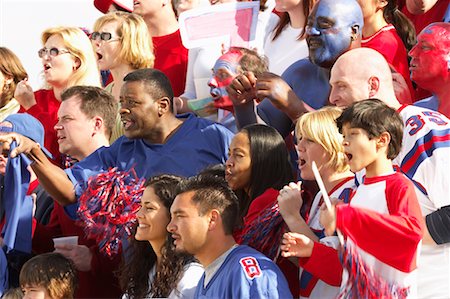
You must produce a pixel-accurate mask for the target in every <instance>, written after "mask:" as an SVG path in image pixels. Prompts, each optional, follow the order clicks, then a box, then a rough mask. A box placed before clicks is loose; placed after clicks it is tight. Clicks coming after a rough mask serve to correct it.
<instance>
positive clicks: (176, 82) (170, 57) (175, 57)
mask: <svg viewBox="0 0 450 299" xmlns="http://www.w3.org/2000/svg"><path fill="white" fill-rule="evenodd" d="M152 40H153V48H154V52H155V65H154V68H155V69H158V70H160V71H162V72H163V73H164V74H165V75H166V76H167V77H168V78H169V80H170V83H171V84H172V88H173V93H174V95H175V96H176V97H177V96H179V95H181V94H182V93H183V92H184V85H185V84H186V72H187V62H188V50H187V49H186V48H185V47H184V46H183V44H182V42H181V35H180V30H177V31H175V32H174V33H171V34H168V35H163V36H154V37H152Z"/></svg>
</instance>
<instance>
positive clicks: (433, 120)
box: [394, 106, 450, 211]
mask: <svg viewBox="0 0 450 299" xmlns="http://www.w3.org/2000/svg"><path fill="white" fill-rule="evenodd" d="M398 112H399V114H400V116H401V117H402V119H403V123H404V124H405V129H404V134H403V143H402V150H401V151H400V154H399V155H398V156H397V157H396V158H395V159H394V163H395V164H397V165H398V166H399V167H400V169H401V170H402V172H403V173H404V174H406V176H407V177H409V178H410V179H412V180H414V181H415V182H417V183H419V184H420V185H419V187H423V191H425V193H426V194H428V197H429V198H430V200H431V202H432V204H433V205H434V207H428V208H429V210H431V211H433V210H436V209H439V208H441V207H443V206H447V205H450V180H449V178H448V172H449V170H450V120H449V119H448V118H447V117H445V116H444V115H442V114H441V113H439V112H436V111H432V110H429V109H425V108H422V107H416V106H402V107H401V108H400V109H399V110H398Z"/></svg>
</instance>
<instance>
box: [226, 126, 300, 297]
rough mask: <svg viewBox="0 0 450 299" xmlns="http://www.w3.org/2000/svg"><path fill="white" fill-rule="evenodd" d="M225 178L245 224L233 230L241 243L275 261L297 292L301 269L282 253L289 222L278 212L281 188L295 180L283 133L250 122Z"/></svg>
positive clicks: (235, 147) (233, 151) (234, 148)
mask: <svg viewBox="0 0 450 299" xmlns="http://www.w3.org/2000/svg"><path fill="white" fill-rule="evenodd" d="M225 165H226V170H225V179H226V181H227V182H228V185H229V186H230V188H231V189H232V190H233V191H235V192H236V194H237V196H238V198H239V205H240V213H241V219H242V223H241V226H240V228H239V229H238V230H236V231H235V232H234V234H233V235H234V238H235V240H236V242H237V243H238V244H244V245H249V246H251V247H253V248H255V249H256V250H258V251H260V252H262V253H263V254H265V255H266V256H268V257H269V258H271V259H273V260H274V261H276V263H277V264H278V266H279V267H280V268H281V270H282V271H283V273H284V275H285V276H286V278H287V279H288V282H289V287H290V289H291V293H292V294H294V297H297V295H298V287H299V286H298V282H299V281H298V268H297V267H296V266H295V265H294V264H292V263H290V262H289V261H288V260H287V259H284V258H281V257H280V256H279V249H278V247H279V246H276V244H280V241H281V237H282V235H283V233H284V231H285V230H286V225H285V223H284V221H283V218H282V216H281V215H280V213H279V208H278V204H277V196H278V190H279V189H281V188H282V187H283V186H284V185H286V184H288V183H289V182H290V181H292V180H293V179H294V175H293V172H292V168H291V165H290V163H289V158H288V151H287V149H286V144H285V143H284V140H283V138H282V137H281V135H280V134H279V133H278V132H277V131H276V130H275V129H274V128H272V127H269V126H266V125H250V126H247V127H244V128H243V129H242V130H241V131H240V132H239V133H237V134H236V135H235V136H234V138H233V140H232V142H231V145H230V152H229V158H228V160H227V162H226V164H225Z"/></svg>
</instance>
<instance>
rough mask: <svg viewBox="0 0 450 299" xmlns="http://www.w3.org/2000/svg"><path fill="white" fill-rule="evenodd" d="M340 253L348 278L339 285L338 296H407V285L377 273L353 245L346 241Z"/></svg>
mask: <svg viewBox="0 0 450 299" xmlns="http://www.w3.org/2000/svg"><path fill="white" fill-rule="evenodd" d="M341 255H342V256H341V259H342V263H343V267H344V268H345V269H346V270H347V273H348V279H347V282H346V284H345V285H344V286H343V287H341V292H340V294H339V296H338V298H341V299H342V298H345V299H350V298H367V299H379V298H383V299H390V298H396V299H405V298H407V297H408V294H409V292H410V289H409V287H404V286H401V285H398V284H397V283H395V282H394V283H393V282H388V281H387V280H386V279H384V278H383V277H381V276H380V275H379V274H377V273H376V272H375V271H374V270H373V269H371V268H370V267H369V266H368V265H367V264H366V263H364V260H363V258H362V257H361V256H360V254H359V253H358V251H357V249H356V246H355V245H352V244H350V243H349V242H346V243H345V245H344V248H343V250H342V251H341Z"/></svg>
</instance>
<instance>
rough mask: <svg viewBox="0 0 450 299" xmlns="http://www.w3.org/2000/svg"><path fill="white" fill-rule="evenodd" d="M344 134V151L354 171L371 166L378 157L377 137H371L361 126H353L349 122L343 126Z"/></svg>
mask: <svg viewBox="0 0 450 299" xmlns="http://www.w3.org/2000/svg"><path fill="white" fill-rule="evenodd" d="M342 135H344V141H343V145H344V152H345V155H346V157H347V162H348V165H349V166H350V170H351V171H352V172H358V171H360V170H362V169H364V168H366V171H367V170H368V169H367V168H370V166H371V165H372V164H373V162H374V161H375V160H376V158H377V143H376V139H375V138H373V139H369V135H368V134H367V132H366V131H365V130H363V129H360V128H352V127H350V125H349V124H344V125H343V127H342Z"/></svg>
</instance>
